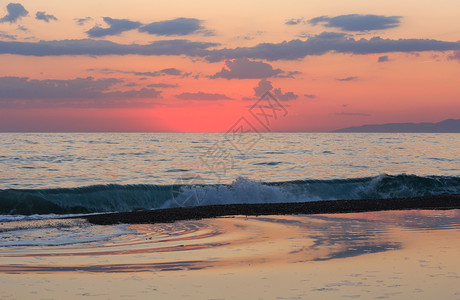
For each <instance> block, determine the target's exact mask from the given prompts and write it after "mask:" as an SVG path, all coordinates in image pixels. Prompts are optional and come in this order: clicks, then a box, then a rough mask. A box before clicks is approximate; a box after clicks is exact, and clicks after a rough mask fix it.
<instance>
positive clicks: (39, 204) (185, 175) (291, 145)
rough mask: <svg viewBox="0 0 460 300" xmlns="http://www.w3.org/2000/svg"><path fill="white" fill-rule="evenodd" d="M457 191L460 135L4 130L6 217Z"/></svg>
mask: <svg viewBox="0 0 460 300" xmlns="http://www.w3.org/2000/svg"><path fill="white" fill-rule="evenodd" d="M459 193H460V134H455V133H452V134H449V133H439V134H435V133H0V221H2V222H8V221H18V220H30V219H46V218H55V217H59V216H69V215H78V214H90V213H104V212H122V211H133V210H148V209H159V208H168V207H179V206H196V205H207V204H229V203H269V202H305V201H319V200H341V199H382V198H383V199H384V198H393V197H415V196H426V195H437V194H459Z"/></svg>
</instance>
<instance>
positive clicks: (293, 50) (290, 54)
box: [206, 32, 460, 62]
mask: <svg viewBox="0 0 460 300" xmlns="http://www.w3.org/2000/svg"><path fill="white" fill-rule="evenodd" d="M458 49H460V42H445V41H439V40H429V39H399V40H393V39H382V38H380V37H374V38H371V39H359V40H355V39H354V38H352V37H347V36H346V35H345V34H342V33H330V32H325V33H321V34H319V35H316V36H313V37H310V38H309V39H307V40H299V39H296V40H291V41H289V42H282V43H277V44H274V43H262V44H258V45H256V46H253V47H238V48H234V49H217V50H209V51H207V52H208V55H207V56H206V59H207V60H208V61H211V62H217V61H222V60H225V59H234V58H241V57H245V58H251V59H266V60H269V61H274V60H280V59H283V60H296V59H301V58H303V57H305V56H310V55H323V54H325V53H329V52H335V53H348V54H378V53H390V52H407V53H413V52H420V51H449V50H458Z"/></svg>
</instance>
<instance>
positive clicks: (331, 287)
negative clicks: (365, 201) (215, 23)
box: [0, 210, 460, 299]
mask: <svg viewBox="0 0 460 300" xmlns="http://www.w3.org/2000/svg"><path fill="white" fill-rule="evenodd" d="M47 222H48V223H47ZM8 224H9V226H10V227H9V228H7V229H6V230H4V231H3V232H2V233H0V245H2V247H0V279H1V280H0V282H1V285H2V289H1V290H2V294H3V295H4V296H11V298H15V297H16V298H25V297H30V296H31V297H32V298H34V295H35V296H37V295H40V298H56V299H57V298H61V296H64V295H66V296H72V297H74V296H78V295H87V296H91V295H93V296H98V297H102V298H111V297H121V296H123V295H125V296H131V297H146V296H147V295H149V296H157V297H159V298H161V297H168V298H187V296H188V297H191V298H213V299H215V298H222V299H231V298H236V299H254V298H257V297H261V298H264V299H273V298H276V297H285V298H291V299H292V297H294V298H295V297H297V298H305V297H307V296H308V297H310V296H311V297H314V298H329V299H331V298H334V299H337V298H341V297H350V298H360V297H361V298H365V299H368V298H378V299H382V298H392V299H394V298H397V299H408V298H417V299H432V298H433V297H435V296H436V297H439V298H440V299H456V298H459V297H460V289H459V288H458V287H459V285H458V282H459V280H460V273H459V270H460V260H459V259H458V257H460V239H459V233H460V210H447V211H389V212H371V213H355V214H335V215H314V216H313V215H309V216H307V215H298V216H264V217H244V216H241V217H232V218H217V219H205V220H198V221H182V222H176V223H171V224H155V225H118V226H93V225H88V224H87V223H85V222H84V221H81V220H78V219H77V220H73V221H64V220H44V221H43V220H42V221H36V222H34V223H31V222H27V223H25V222H15V223H8ZM81 233H84V235H85V236H86V239H87V240H82V234H81ZM41 234H42V235H43V238H44V239H45V240H44V241H43V242H36V244H35V245H33V244H27V243H24V240H23V242H22V243H23V244H22V245H21V244H18V243H16V244H15V242H14V241H17V240H18V237H21V239H24V237H25V236H27V235H32V238H31V239H30V241H37V238H36V237H37V236H40V235H41ZM63 236H66V239H63V238H62V237H63ZM91 238H92V239H93V240H91ZM38 240H39V239H38ZM44 245H48V246H44ZM121 285H122V287H121ZM235 286H238V287H240V288H239V289H235ZM18 287H20V288H18Z"/></svg>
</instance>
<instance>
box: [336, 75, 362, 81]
mask: <svg viewBox="0 0 460 300" xmlns="http://www.w3.org/2000/svg"><path fill="white" fill-rule="evenodd" d="M357 79H358V77H356V76H350V77H344V78H336V79H335V80H337V81H353V80H357Z"/></svg>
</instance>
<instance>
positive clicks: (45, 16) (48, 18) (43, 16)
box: [35, 11, 57, 23]
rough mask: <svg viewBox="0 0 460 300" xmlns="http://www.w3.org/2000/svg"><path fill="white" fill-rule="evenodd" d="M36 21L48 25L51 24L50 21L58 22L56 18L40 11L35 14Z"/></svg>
mask: <svg viewBox="0 0 460 300" xmlns="http://www.w3.org/2000/svg"><path fill="white" fill-rule="evenodd" d="M35 19H37V20H41V21H45V22H46V23H49V21H57V18H56V17H55V16H53V15H50V14H47V13H46V12H44V11H38V12H37V13H36V14H35Z"/></svg>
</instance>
